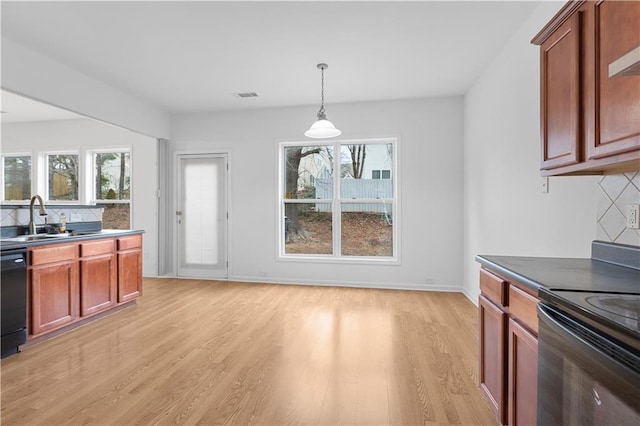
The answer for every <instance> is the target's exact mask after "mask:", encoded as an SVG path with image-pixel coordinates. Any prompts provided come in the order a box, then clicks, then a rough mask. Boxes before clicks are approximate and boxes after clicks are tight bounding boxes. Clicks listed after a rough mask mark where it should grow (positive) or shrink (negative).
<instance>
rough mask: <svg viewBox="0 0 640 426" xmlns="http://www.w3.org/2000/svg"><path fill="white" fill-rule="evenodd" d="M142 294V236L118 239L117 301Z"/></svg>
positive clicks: (124, 300) (123, 300)
mask: <svg viewBox="0 0 640 426" xmlns="http://www.w3.org/2000/svg"><path fill="white" fill-rule="evenodd" d="M140 295H142V236H141V235H134V236H131V237H124V238H119V239H118V302H120V303H122V302H126V301H128V300H131V299H135V298H137V297H139V296H140Z"/></svg>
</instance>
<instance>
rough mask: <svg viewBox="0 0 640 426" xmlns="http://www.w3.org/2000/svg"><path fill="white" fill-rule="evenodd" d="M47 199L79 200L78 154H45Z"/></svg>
mask: <svg viewBox="0 0 640 426" xmlns="http://www.w3.org/2000/svg"><path fill="white" fill-rule="evenodd" d="M45 157H46V168H47V199H48V200H51V201H54V200H55V201H79V199H80V198H79V197H78V195H79V181H78V177H79V176H78V171H79V167H78V157H79V156H78V154H45Z"/></svg>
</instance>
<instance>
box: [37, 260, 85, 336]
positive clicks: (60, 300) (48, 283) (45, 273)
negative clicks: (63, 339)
mask: <svg viewBox="0 0 640 426" xmlns="http://www.w3.org/2000/svg"><path fill="white" fill-rule="evenodd" d="M30 276H31V286H30V295H31V304H30V306H29V308H30V311H31V328H30V330H29V332H30V334H31V335H33V336H37V335H40V334H43V333H46V332H49V331H53V330H56V329H58V328H60V327H63V326H65V325H67V324H71V323H72V322H74V321H76V320H77V319H78V316H79V315H78V260H77V259H76V258H71V259H67V260H62V261H56V262H52V263H43V264H38V265H35V266H33V267H32V268H31V271H30Z"/></svg>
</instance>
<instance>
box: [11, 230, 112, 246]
mask: <svg viewBox="0 0 640 426" xmlns="http://www.w3.org/2000/svg"><path fill="white" fill-rule="evenodd" d="M100 232H101V231H74V232H68V233H67V232H65V233H61V234H36V235H20V236H17V237H12V238H2V241H3V242H11V243H21V242H25V241H39V240H49V239H55V238H69V237H81V236H83V235H94V234H99V233H100Z"/></svg>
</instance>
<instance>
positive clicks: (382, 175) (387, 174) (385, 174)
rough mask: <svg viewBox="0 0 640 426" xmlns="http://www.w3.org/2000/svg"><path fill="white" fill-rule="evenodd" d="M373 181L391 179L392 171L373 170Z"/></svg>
mask: <svg viewBox="0 0 640 426" xmlns="http://www.w3.org/2000/svg"><path fill="white" fill-rule="evenodd" d="M371 179H391V170H371Z"/></svg>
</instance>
